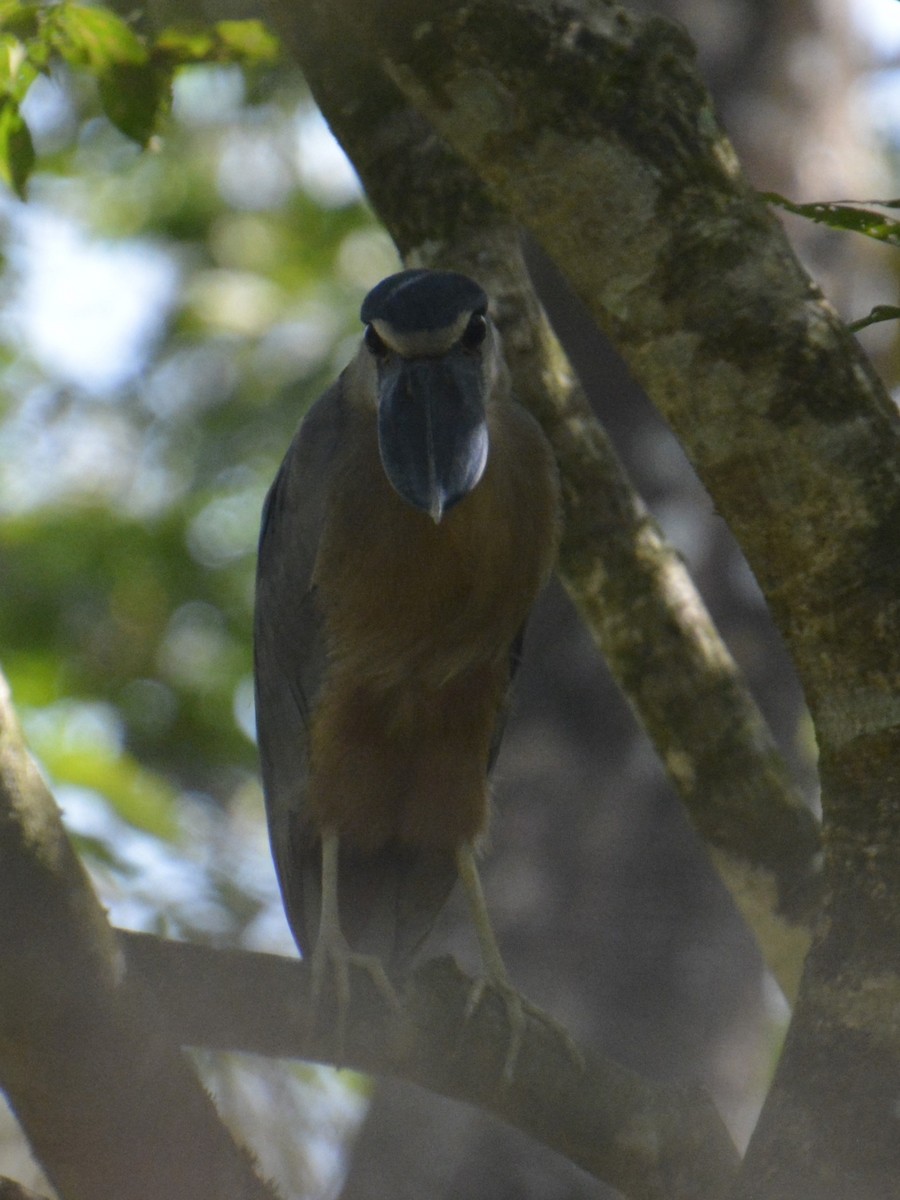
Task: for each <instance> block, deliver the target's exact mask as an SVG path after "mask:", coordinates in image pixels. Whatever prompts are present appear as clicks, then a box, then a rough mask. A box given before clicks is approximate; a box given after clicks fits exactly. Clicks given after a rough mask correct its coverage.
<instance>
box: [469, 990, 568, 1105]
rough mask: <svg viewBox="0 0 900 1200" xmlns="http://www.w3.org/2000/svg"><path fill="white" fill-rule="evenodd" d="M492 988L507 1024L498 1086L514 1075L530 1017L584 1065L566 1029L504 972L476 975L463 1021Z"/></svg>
mask: <svg viewBox="0 0 900 1200" xmlns="http://www.w3.org/2000/svg"><path fill="white" fill-rule="evenodd" d="M490 992H494V993H495V994H497V995H498V996H499V998H500V999H501V1000H502V1002H503V1005H504V1007H505V1009H506V1019H507V1023H508V1026H509V1040H508V1042H507V1044H506V1055H505V1057H504V1060H503V1072H502V1074H501V1077H500V1083H501V1087H503V1088H507V1087H509V1086H510V1085H511V1084H512V1083H513V1080H514V1079H515V1074H516V1066H517V1064H518V1061H519V1054H520V1052H521V1049H522V1042H523V1040H524V1037H525V1029H526V1026H527V1024H528V1021H529V1019H533V1020H537V1021H540V1023H541V1024H542V1025H544V1026H546V1027H547V1028H548V1029H550V1030H552V1032H553V1033H554V1034H555V1036H556V1037H557V1038H558V1039H559V1040H560V1041H561V1042H562V1044H563V1048H564V1050H565V1052H566V1055H567V1056H568V1057H569V1058H570V1059H571V1060H572V1062H573V1063H574V1065H575V1066H576V1067H577V1069H578V1070H579V1071H583V1070H584V1069H585V1062H584V1055H583V1054H582V1053H581V1051H580V1050H579V1048H578V1046H577V1045H576V1044H575V1041H574V1040H573V1038H572V1035H571V1034H570V1033H569V1031H568V1030H567V1029H565V1028H564V1027H563V1026H562V1025H560V1024H559V1022H558V1021H555V1020H554V1019H553V1018H552V1017H551V1016H549V1014H548V1013H545V1012H544V1011H543V1009H540V1008H537V1007H536V1005H534V1004H531V1003H530V1002H529V1001H528V1000H526V999H525V997H524V996H523V995H522V994H521V992H519V991H517V990H516V988H514V987H513V985H512V984H511V983H510V982H509V980H508V979H507V978H506V977H505V976H482V977H481V978H480V979H477V980H476V981H475V983H474V984H473V985H472V988H471V990H470V991H469V996H468V999H467V1001H466V1011H465V1017H464V1020H465V1022H466V1023H468V1022H469V1020H470V1019H471V1018H472V1017H473V1016H474V1014H475V1012H476V1011H477V1009H478V1007H479V1006H480V1005H481V1003H482V1001H483V1000H484V998H485V995H486V994H489V993H490Z"/></svg>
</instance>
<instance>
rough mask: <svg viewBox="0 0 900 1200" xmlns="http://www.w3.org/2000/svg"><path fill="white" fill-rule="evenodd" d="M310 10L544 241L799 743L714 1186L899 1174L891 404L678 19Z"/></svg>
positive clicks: (537, 6)
mask: <svg viewBox="0 0 900 1200" xmlns="http://www.w3.org/2000/svg"><path fill="white" fill-rule="evenodd" d="M328 7H329V8H330V9H331V11H332V12H335V11H336V12H337V13H338V15H339V16H340V17H341V19H342V20H343V21H344V22H345V23H346V27H347V28H352V29H353V30H355V32H356V35H357V36H358V37H359V38H360V39H361V41H362V42H363V43H364V44H365V45H366V46H367V47H368V48H369V49H370V51H371V53H372V54H373V55H376V56H377V57H378V58H379V61H380V62H381V63H382V65H383V66H384V68H385V70H386V71H387V72H388V74H389V75H390V77H391V78H392V79H393V81H394V82H395V83H396V84H397V85H398V87H399V88H400V89H401V90H402V91H403V92H404V94H405V95H406V96H407V98H408V99H409V100H411V101H412V102H413V103H414V104H415V105H416V107H418V108H419V110H420V111H421V112H422V113H423V114H424V115H425V116H426V117H427V118H428V119H429V120H430V121H431V122H432V124H433V125H434V127H435V129H437V130H438V131H439V132H440V133H441V134H442V135H443V136H444V137H445V138H446V139H447V140H448V142H450V143H451V144H452V145H453V147H454V148H455V150H456V151H457V152H458V153H459V154H460V155H461V157H463V158H464V159H465V160H466V161H467V162H468V163H469V165H470V166H471V167H472V168H473V170H475V172H476V173H477V174H478V175H479V177H480V178H481V179H482V180H483V181H484V182H485V184H486V186H487V187H488V189H489V191H490V193H491V194H492V196H493V197H494V199H495V200H496V201H497V202H498V203H500V204H502V205H503V206H504V207H505V208H506V209H507V210H508V211H509V212H510V213H511V214H512V215H513V216H514V217H515V218H516V219H518V220H519V221H520V222H521V223H522V224H523V225H524V226H525V227H527V228H528V229H529V230H530V231H531V232H532V233H533V234H534V236H535V237H536V238H537V239H538V240H539V241H540V242H541V244H542V245H543V247H544V248H545V250H546V251H547V252H548V253H549V254H550V256H551V257H552V258H553V259H554V260H555V261H556V263H557V265H558V266H559V267H560V268H561V270H562V271H563V273H564V274H565V276H566V278H567V279H568V281H569V282H570V284H571V285H572V286H573V288H574V290H575V292H576V293H577V294H578V295H579V296H580V298H581V299H582V300H583V301H584V303H585V304H586V305H587V306H588V308H589V309H590V311H591V312H592V313H593V315H594V317H595V319H596V320H597V323H598V324H599V325H600V326H601V327H602V328H603V329H604V330H606V331H607V333H608V334H609V335H610V337H611V338H612V340H613V341H614V343H615V344H616V346H617V347H618V349H619V351H620V352H621V354H622V356H623V357H624V358H625V360H626V362H627V363H628V364H629V366H630V368H631V371H632V373H633V374H634V376H635V377H636V378H637V380H638V381H639V382H640V383H641V384H642V385H643V386H644V388H645V390H646V391H647V393H648V394H649V395H650V397H651V399H653V400H654V401H655V402H656V404H657V405H658V407H659V408H660V410H661V411H662V412H663V414H664V415H665V417H666V418H667V419H668V421H669V423H670V424H671V425H672V427H673V428H674V430H675V431H676V433H677V434H678V436H679V438H680V439H681V441H682V444H683V445H684V447H685V449H686V451H687V453H688V455H689V457H690V458H691V460H692V461H693V463H694V466H695V468H696V470H697V472H698V474H699V475H700V477H701V479H702V480H703V481H704V483H705V484H706V485H707V487H708V488H709V490H710V492H711V494H712V496H713V499H714V502H715V504H716V507H717V509H718V510H719V512H721V513H722V515H723V516H724V517H725V519H726V520H727V521H728V523H729V525H730V526H731V528H732V530H733V531H734V533H735V535H736V536H737V538H738V540H739V542H740V543H741V546H742V548H743V550H744V552H745V554H746V556H747V559H748V561H749V563H750V565H751V567H752V569H753V570H754V572H755V574H756V577H757V579H758V580H759V583H760V585H761V587H762V589H763V591H764V593H765V595H766V597H767V599H768V601H769V604H770V606H771V609H772V613H773V616H774V617H775V619H776V622H777V623H778V625H779V628H780V629H781V632H782V634H783V636H784V638H785V641H786V643H787V645H788V648H789V650H790V652H791V654H792V656H793V658H794V662H795V664H796V666H797V669H798V673H799V675H800V678H801V682H802V684H803V687H804V690H805V693H806V698H807V701H808V703H809V705H810V709H811V712H812V714H813V718H814V721H815V724H816V730H817V734H818V739H819V749H820V765H821V778H822V801H823V811H824V814H825V820H826V835H825V836H826V841H825V851H826V862H825V869H826V881H827V891H828V903H827V906H826V909H825V914H824V919H823V920H821V921H820V922H819V923H818V925H817V937H816V941H815V944H814V949H813V953H812V954H811V956H810V957H809V958H808V960H807V967H806V972H805V976H804V984H803V989H802V996H801V1003H800V1006H799V1009H798V1012H797V1015H796V1018H795V1021H794V1023H793V1025H792V1028H791V1033H790V1036H789V1038H788V1041H787V1044H786V1046H785V1051H784V1054H783V1056H782V1060H781V1063H780V1066H779V1072H778V1075H777V1077H776V1080H775V1086H774V1088H773V1091H772V1095H771V1098H770V1102H769V1104H768V1105H767V1107H766V1110H765V1111H764V1114H763V1119H762V1121H761V1122H760V1126H759V1129H758V1131H757V1136H756V1137H755V1138H754V1142H753V1144H752V1145H751V1150H750V1154H749V1155H748V1162H747V1167H748V1169H747V1171H746V1172H745V1174H744V1181H743V1183H742V1185H741V1186H742V1188H743V1189H744V1190H743V1191H742V1192H741V1193H740V1194H741V1195H742V1196H747V1197H749V1196H751V1195H753V1196H756V1195H759V1192H760V1187H761V1180H763V1179H764V1180H765V1183H766V1187H767V1189H768V1192H767V1194H771V1195H773V1196H778V1197H780V1196H792V1197H795V1196H804V1197H805V1196H808V1195H815V1196H817V1197H818V1198H819V1200H830V1198H832V1197H834V1198H837V1197H843V1196H845V1195H846V1194H847V1190H846V1180H847V1179H852V1181H853V1184H852V1186H853V1192H854V1196H855V1197H858V1198H859V1200H863V1198H866V1200H868V1198H870V1197H871V1198H872V1200H881V1198H882V1197H883V1196H884V1195H885V1194H886V1189H887V1190H888V1191H889V1190H890V1187H891V1186H892V1185H891V1183H890V1180H891V1179H892V1178H893V1179H894V1180H896V1178H897V1177H898V1174H900V1142H898V1139H897V1137H896V1117H895V1116H894V1115H893V1114H894V1109H893V1106H892V1105H891V1104H889V1103H888V1102H887V1097H888V1096H893V1097H896V1096H897V1095H898V1094H900V1043H898V1039H897V1036H896V1015H895V1014H896V996H897V995H898V992H900V974H898V966H897V955H896V947H897V946H898V945H900V805H898V804H897V799H896V786H897V779H898V778H900V699H898V696H900V687H898V680H900V555H897V553H896V544H897V530H898V527H900V421H898V414H897V410H896V408H895V406H894V405H893V404H892V402H891V400H890V399H889V397H888V396H887V395H886V394H885V392H884V389H883V388H882V387H881V385H880V383H879V381H878V380H877V378H876V376H875V374H874V372H873V371H872V368H871V366H870V364H869V363H868V361H867V360H866V358H865V356H864V355H863V354H862V353H861V351H860V349H859V347H858V345H857V344H856V342H855V340H854V339H853V337H852V336H851V335H850V334H849V333H848V332H847V330H846V329H845V328H844V327H843V326H842V324H841V322H840V321H839V320H838V319H837V317H836V316H835V314H834V312H833V311H832V310H831V309H830V308H829V306H828V305H827V304H826V303H824V302H823V300H822V298H821V296H820V295H819V294H818V292H817V290H816V289H815V287H814V286H813V285H812V284H811V283H810V281H809V279H808V278H807V276H806V275H805V274H804V272H803V271H802V269H801V268H800V266H799V264H798V263H797V261H796V259H795V257H794V255H793V253H792V251H791V249H790V247H789V245H788V243H787V241H786V239H785V237H784V235H783V233H782V231H781V228H780V226H779V225H778V224H777V223H776V221H775V220H774V218H773V217H772V216H771V214H769V213H768V212H767V211H766V209H765V207H764V206H763V204H762V203H761V201H760V200H759V198H758V197H757V196H756V195H755V194H754V193H753V192H752V191H751V189H750V188H749V187H748V186H747V184H746V183H745V181H744V180H743V179H742V178H741V176H740V173H739V171H738V168H737V164H736V161H735V158H734V154H733V151H732V149H731V147H730V145H729V144H728V142H727V140H726V139H725V137H724V136H723V135H722V133H721V131H720V130H719V128H718V126H717V124H716V121H715V118H714V115H713V111H712V106H711V103H710V101H709V97H708V95H707V93H706V90H705V88H704V87H703V84H702V82H701V80H700V79H699V77H698V76H697V74H696V71H695V69H694V66H693V61H692V58H693V49H692V47H691V45H690V44H689V42H688V40H687V38H686V36H685V35H684V34H683V33H682V32H681V31H680V30H678V29H676V28H675V27H674V26H672V25H670V24H668V23H667V22H665V21H662V20H660V19H658V18H651V19H649V20H640V19H637V18H635V17H632V16H631V15H630V14H628V13H626V12H625V11H623V10H622V9H620V8H618V7H617V6H615V5H613V4H610V3H606V2H604V0H595V2H594V3H592V4H590V5H587V4H584V3H578V2H576V0H573V2H572V3H568V4H567V3H564V2H560V3H554V4H553V5H548V4H544V3H538V2H536V0H467V2H466V3H465V4H462V3H456V4H447V3H446V0H440V2H438V0H365V2H363V0H340V3H337V4H335V3H331V4H330V5H329V6H328ZM314 8H315V10H316V11H317V12H323V11H324V6H323V5H321V4H320V3H316V4H315V5H314ZM861 1029H866V1031H867V1032H866V1035H865V1037H863V1036H862V1035H861V1034H860V1032H859V1031H860V1030H861ZM850 1114H852V1119H850ZM798 1131H799V1132H798Z"/></svg>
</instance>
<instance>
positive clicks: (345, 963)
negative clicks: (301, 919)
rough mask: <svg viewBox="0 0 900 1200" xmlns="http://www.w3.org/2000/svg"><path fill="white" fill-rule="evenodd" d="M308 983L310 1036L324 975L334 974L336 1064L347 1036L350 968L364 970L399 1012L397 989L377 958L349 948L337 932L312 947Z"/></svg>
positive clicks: (383, 997)
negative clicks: (310, 979)
mask: <svg viewBox="0 0 900 1200" xmlns="http://www.w3.org/2000/svg"><path fill="white" fill-rule="evenodd" d="M311 966H312V983H311V987H310V1011H309V1034H308V1036H309V1037H311V1036H312V1034H313V1032H314V1030H315V1026H316V1020H317V1017H318V1013H319V1010H320V1007H321V1000H322V995H323V993H324V989H325V980H326V976H327V974H328V972H329V969H330V970H331V972H332V974H333V977H334V992H335V1002H336V1004H337V1024H336V1030H335V1059H336V1061H337V1063H338V1065H340V1063H341V1061H342V1060H343V1057H344V1047H345V1045H346V1036H347V1014H348V1011H349V1008H350V969H351V967H352V968H355V969H356V970H360V971H365V973H366V974H367V975H368V976H369V978H370V979H371V981H372V983H373V984H374V986H375V988H376V990H377V991H378V993H379V995H380V996H381V998H382V1000H383V1001H384V1004H385V1007H386V1008H389V1009H390V1010H391V1012H392V1013H393V1015H394V1016H395V1017H399V1016H401V1015H402V1013H403V1005H402V1004H401V1001H400V997H399V996H398V994H397V990H396V988H395V987H394V985H393V984H392V983H391V981H390V979H389V978H388V974H387V971H385V969H384V964H383V963H382V962H381V959H379V958H376V957H375V955H373V954H359V953H357V952H356V951H354V950H352V949H351V948H350V946H349V945H348V944H347V942H346V941H345V940H344V938H343V937H341V936H331V937H329V938H327V939H324V940H321V941H320V942H319V943H318V944H317V945H316V948H315V950H314V951H313V956H312V964H311Z"/></svg>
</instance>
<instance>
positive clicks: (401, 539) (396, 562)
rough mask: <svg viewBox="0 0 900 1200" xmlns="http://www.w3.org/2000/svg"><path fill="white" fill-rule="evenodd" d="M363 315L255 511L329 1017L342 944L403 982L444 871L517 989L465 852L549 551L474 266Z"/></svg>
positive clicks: (296, 906)
mask: <svg viewBox="0 0 900 1200" xmlns="http://www.w3.org/2000/svg"><path fill="white" fill-rule="evenodd" d="M361 317H362V321H363V323H364V324H365V333H364V335H363V337H362V340H361V344H360V346H359V350H358V352H357V354H356V356H355V358H354V359H353V360H352V362H351V363H350V364H349V366H348V367H347V368H346V369H345V370H344V372H343V373H342V374H341V376H340V378H339V379H338V380H337V382H336V383H335V384H334V385H333V386H332V387H331V388H329V389H328V391H326V392H325V394H324V395H323V396H322V397H321V398H320V399H319V400H318V402H317V403H316V404H315V405H314V406H313V407H312V408H311V409H310V411H309V413H308V414H307V416H306V418H305V419H304V421H303V422H302V424H301V426H300V429H299V431H298V433H297V435H296V436H295V438H294V440H293V442H292V444H291V446H290V448H289V449H288V452H287V455H286V456H285V459H284V462H283V463H282V465H281V469H280V471H279V472H278V475H277V477H276V479H275V482H274V483H273V485H272V488H271V490H270V491H269V494H268V497H267V498H266V502H265V507H264V510H263V519H262V532H261V536H260V544H259V562H258V570H257V584H256V618H255V672H256V719H257V728H258V736H259V750H260V756H261V762H262V778H263V785H264V789H265V796H266V808H267V814H268V822H269V834H270V838H271V843H272V852H273V855H274V859H275V866H276V869H277V873H278V879H279V882H280V885H281V892H282V896H283V899H284V905H285V910H286V912H287V916H288V920H289V922H290V925H291V929H292V930H293V933H294V937H295V939H296V941H297V944H298V946H299V948H300V950H301V953H302V954H304V955H307V954H309V953H310V952H312V959H313V961H312V966H313V995H314V997H318V995H319V994H320V991H321V987H322V980H323V977H324V973H325V971H326V969H327V968H328V967H329V966H330V969H332V970H333V971H334V972H335V979H336V984H337V993H338V1001H339V1005H340V1009H339V1022H340V1021H342V1020H343V1007H344V1006H345V1004H346V998H347V988H348V982H347V981H348V969H347V967H348V963H353V962H359V963H361V964H362V965H364V966H366V967H367V969H368V970H369V971H370V972H371V973H372V974H373V976H374V977H375V979H376V981H377V982H378V983H379V986H380V987H382V990H384V991H385V993H386V994H387V995H393V992H392V989H391V985H390V984H389V983H388V975H387V974H386V973H385V970H384V967H387V970H388V971H389V972H392V973H393V972H395V971H396V970H398V969H400V968H402V967H403V966H404V965H405V964H407V963H408V962H409V960H410V959H411V957H412V955H413V954H414V952H415V951H416V950H417V948H418V947H419V945H420V943H421V942H422V940H423V938H424V937H425V935H426V934H427V933H428V930H429V929H430V927H431V925H432V924H433V922H434V920H435V918H436V916H437V914H438V912H439V911H440V909H441V907H442V905H443V904H444V902H445V900H446V899H447V896H448V894H449V892H450V890H451V888H452V887H453V884H454V882H455V879H456V877H457V874H458V875H459V876H460V877H461V879H462V881H463V884H464V885H465V889H466V892H467V895H468V897H469V900H470V902H471V905H472V910H473V914H474V918H475V925H476V929H477V932H478V937H479V943H480V946H481V950H482V957H483V959H484V965H485V970H486V975H487V978H488V980H489V981H490V982H492V983H494V984H496V985H498V986H499V987H500V988H501V989H503V990H504V991H505V993H506V1000H507V1007H508V1008H510V995H511V994H512V989H511V987H510V985H509V983H508V981H507V977H506V973H505V970H504V967H503V963H502V960H501V958H500V955H499V952H498V950H497V945H496V942H495V940H494V937H493V935H492V933H491V929H490V925H489V923H488V920H487V914H486V909H485V905H484V900H483V897H482V893H481V888H480V884H479V881H478V874H477V870H476V866H475V860H474V854H473V847H474V846H475V845H476V844H477V842H478V840H479V838H480V837H481V835H482V834H483V833H484V831H485V828H486V826H487V822H488V809H489V796H488V774H489V772H490V769H491V766H492V763H493V760H494V757H495V755H496V753H497V748H498V745H499V741H500V736H501V732H502V726H503V719H504V710H505V705H506V700H507V693H508V690H509V686H510V681H511V678H512V676H513V673H514V672H515V669H516V663H517V658H518V654H519V649H520V645H521V638H522V630H523V626H524V623H525V620H526V618H527V616H528V613H529V611H530V609H531V607H532V605H533V604H534V601H535V598H536V596H537V595H538V592H539V591H540V590H541V588H542V586H543V585H544V583H545V582H546V580H547V578H548V576H549V574H550V571H551V568H552V565H553V562H554V557H555V552H556V542H557V528H558V506H559V500H558V481H557V475H556V469H555V466H554V461H553V457H552V454H551V451H550V448H549V446H548V443H547V441H546V439H545V438H544V435H543V434H542V433H541V430H540V429H539V427H538V425H537V423H536V422H535V421H534V420H533V419H532V417H531V416H529V414H528V413H526V412H525V411H524V409H522V408H521V407H520V406H519V405H518V404H517V403H516V402H515V400H514V399H513V398H512V396H511V395H510V390H509V383H508V376H507V372H506V368H505V366H504V364H503V361H502V356H501V351H500V345H499V340H498V335H497V332H496V330H495V328H494V325H493V323H492V321H491V318H490V316H489V314H488V301H487V297H486V295H485V293H484V291H483V290H482V289H481V287H480V286H479V285H478V284H477V283H475V282H474V281H473V280H471V279H469V278H468V277H467V276H465V275H461V274H457V273H455V272H451V271H427V270H411V271H401V272H400V273H399V274H397V275H392V276H390V278H388V279H385V280H383V281H382V282H381V283H379V284H378V285H377V287H375V288H373V289H372V291H371V292H369V294H368V296H366V298H365V300H364V302H363V305H362V311H361ZM514 1017H515V1014H514V1013H513V1012H512V1010H511V1020H512V1023H513V1025H515V1024H516V1022H515V1020H513V1018H514ZM518 1023H519V1025H520V1024H521V1021H519V1022H518ZM339 1030H340V1026H339ZM340 1036H342V1033H340ZM519 1036H520V1034H519V1033H518V1032H516V1030H515V1029H514V1031H513V1034H512V1036H511V1042H512V1043H513V1045H511V1048H510V1057H508V1059H507V1066H510V1064H511V1062H512V1061H514V1057H515V1050H516V1048H517V1045H518V1037H519Z"/></svg>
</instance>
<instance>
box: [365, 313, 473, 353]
mask: <svg viewBox="0 0 900 1200" xmlns="http://www.w3.org/2000/svg"><path fill="white" fill-rule="evenodd" d="M471 318H472V314H471V313H470V312H461V313H460V314H459V316H458V317H457V318H456V320H455V321H454V322H453V324H452V325H445V326H444V327H443V328H441V329H416V330H414V331H412V332H403V333H398V332H397V330H396V329H394V327H393V326H392V325H391V324H390V322H389V321H382V320H381V319H380V318H379V317H375V318H373V320H372V327H373V328H374V330H375V332H376V333H377V334H378V336H379V337H380V338H381V340H382V341H383V342H384V343H385V344H386V345H388V346H390V348H391V349H392V350H394V351H396V353H397V354H402V355H403V357H404V358H415V357H417V356H419V355H429V354H445V353H446V352H447V351H448V350H449V349H450V347H451V346H452V345H454V343H455V342H458V341H459V339H460V338H461V337H462V335H463V330H464V329H465V328H466V326H467V325H468V323H469V321H470V320H471Z"/></svg>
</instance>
